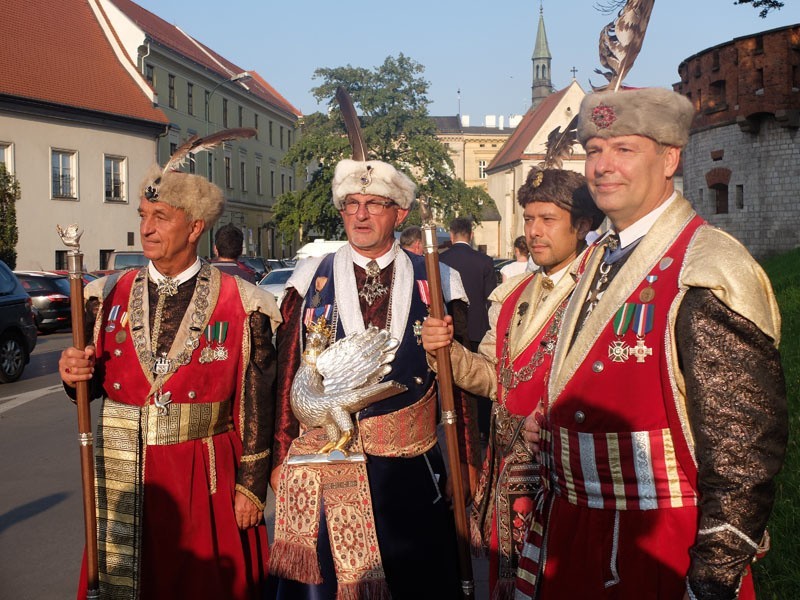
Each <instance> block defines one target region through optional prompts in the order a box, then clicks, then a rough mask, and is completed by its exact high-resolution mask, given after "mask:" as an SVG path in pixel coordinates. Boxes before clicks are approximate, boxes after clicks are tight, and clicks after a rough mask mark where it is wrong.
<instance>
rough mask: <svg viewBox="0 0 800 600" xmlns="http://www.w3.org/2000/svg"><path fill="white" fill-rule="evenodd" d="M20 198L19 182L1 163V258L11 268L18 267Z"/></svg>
mask: <svg viewBox="0 0 800 600" xmlns="http://www.w3.org/2000/svg"><path fill="white" fill-rule="evenodd" d="M19 198H20V190H19V182H18V181H17V178H16V177H14V175H13V174H12V173H9V172H8V171H7V170H6V166H5V164H3V163H0V260H2V261H3V262H4V263H6V264H7V265H8V266H9V268H11V269H15V268H16V267H17V241H18V240H19V231H18V229H17V208H16V206H15V204H16V202H17V200H19Z"/></svg>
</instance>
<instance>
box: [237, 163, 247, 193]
mask: <svg viewBox="0 0 800 600" xmlns="http://www.w3.org/2000/svg"><path fill="white" fill-rule="evenodd" d="M239 187H241V189H242V191H243V192H246V191H247V167H246V164H245V162H244V161H243V160H241V161H239Z"/></svg>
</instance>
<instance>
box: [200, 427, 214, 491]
mask: <svg viewBox="0 0 800 600" xmlns="http://www.w3.org/2000/svg"><path fill="white" fill-rule="evenodd" d="M203 443H204V444H205V445H206V448H207V449H208V479H209V482H208V493H209V495H211V496H213V495H214V494H216V493H217V454H216V451H215V450H214V439H213V438H210V437H207V438H205V439H204V440H203Z"/></svg>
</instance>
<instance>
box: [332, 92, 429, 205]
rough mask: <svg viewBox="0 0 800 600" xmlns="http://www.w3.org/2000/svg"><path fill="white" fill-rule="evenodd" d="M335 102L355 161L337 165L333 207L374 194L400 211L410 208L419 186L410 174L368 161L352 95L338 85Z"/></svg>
mask: <svg viewBox="0 0 800 600" xmlns="http://www.w3.org/2000/svg"><path fill="white" fill-rule="evenodd" d="M336 100H337V101H338V102H339V108H340V109H341V111H342V119H343V120H344V126H345V130H346V131H347V137H348V139H349V141H350V148H351V149H352V150H353V159H352V160H351V159H349V158H345V159H343V160H340V161H339V162H338V163H337V165H336V169H335V170H334V172H333V181H332V182H331V191H332V192H333V205H334V206H335V207H336V208H337V209H338V210H342V207H343V206H344V201H345V198H347V195H348V194H373V195H375V196H382V197H383V198H388V199H389V200H393V201H394V202H395V203H396V204H397V205H398V206H399V207H400V208H405V209H409V208H411V205H412V204H414V199H415V198H416V193H417V186H416V185H415V184H414V182H413V181H411V178H410V177H408V175H406V174H404V173H401V172H400V171H398V170H397V169H395V168H394V167H393V166H392V165H390V164H389V163H385V162H382V161H380V160H367V145H366V143H365V142H364V137H363V136H362V134H361V124H360V122H359V120H358V115H357V114H356V109H355V106H353V100H352V99H351V98H350V94H348V93H347V90H345V89H344V88H343V87H341V86H339V87H338V88H336Z"/></svg>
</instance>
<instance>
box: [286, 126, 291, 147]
mask: <svg viewBox="0 0 800 600" xmlns="http://www.w3.org/2000/svg"><path fill="white" fill-rule="evenodd" d="M291 147H292V130H291V129H287V130H286V148H287V149H289V148H291Z"/></svg>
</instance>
